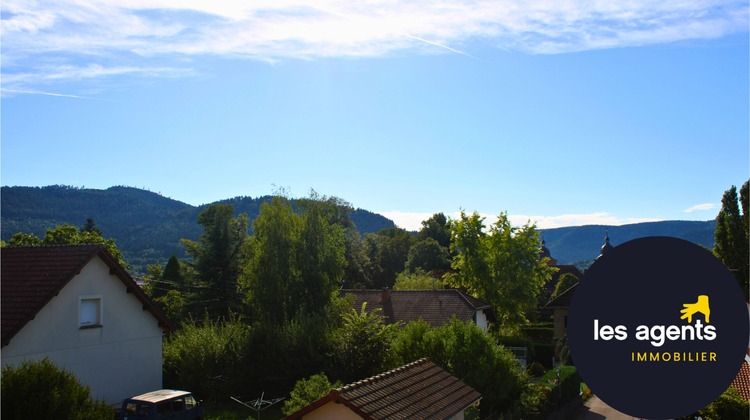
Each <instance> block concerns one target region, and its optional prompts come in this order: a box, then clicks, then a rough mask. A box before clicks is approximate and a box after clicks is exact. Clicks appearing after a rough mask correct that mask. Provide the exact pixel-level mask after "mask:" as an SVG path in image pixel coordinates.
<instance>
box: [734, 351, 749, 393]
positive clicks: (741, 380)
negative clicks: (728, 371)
mask: <svg viewBox="0 0 750 420" xmlns="http://www.w3.org/2000/svg"><path fill="white" fill-rule="evenodd" d="M732 386H733V387H735V388H737V391H739V393H740V395H742V396H743V397H744V398H745V399H746V400H748V401H750V365H748V363H747V358H745V361H744V362H742V367H741V368H740V373H738V374H737V377H736V378H734V382H732Z"/></svg>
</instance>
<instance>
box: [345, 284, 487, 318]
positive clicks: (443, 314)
mask: <svg viewBox="0 0 750 420" xmlns="http://www.w3.org/2000/svg"><path fill="white" fill-rule="evenodd" d="M341 295H342V296H346V295H353V296H354V298H355V300H354V303H353V304H352V307H353V308H354V310H356V311H357V312H359V311H360V310H361V309H362V304H363V303H364V302H367V310H368V311H371V310H373V309H375V308H380V309H382V310H383V312H382V314H383V315H384V316H385V317H386V323H387V324H393V323H395V322H399V321H401V322H404V323H408V322H410V321H417V320H418V319H420V318H422V319H423V320H424V321H426V322H427V323H429V324H430V325H431V326H433V327H439V326H441V325H443V324H446V323H447V322H448V321H450V320H451V318H452V317H453V316H454V315H455V316H456V318H458V320H460V321H463V322H466V321H472V320H474V313H475V312H476V311H478V310H484V311H485V313H487V314H488V315H489V318H491V320H494V314H492V311H491V306H490V305H489V304H488V303H486V302H483V301H481V300H479V299H477V298H475V297H472V296H469V295H467V294H465V293H462V292H461V291H459V290H455V289H441V290H393V291H385V290H351V289H343V290H341Z"/></svg>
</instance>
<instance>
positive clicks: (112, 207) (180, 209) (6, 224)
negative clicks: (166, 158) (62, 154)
mask: <svg viewBox="0 0 750 420" xmlns="http://www.w3.org/2000/svg"><path fill="white" fill-rule="evenodd" d="M0 195H1V196H2V200H0V215H1V218H0V225H1V226H2V230H1V231H0V239H2V240H4V241H7V240H8V239H10V238H11V237H12V236H13V235H14V234H15V233H17V232H26V233H33V234H35V235H37V236H39V237H42V236H44V233H45V232H46V231H47V229H49V228H54V227H55V226H57V225H61V224H63V223H67V224H70V225H73V226H77V227H80V226H83V225H84V224H85V223H86V219H88V218H93V219H94V222H95V223H96V226H97V227H98V228H99V229H101V230H102V232H103V236H104V237H105V238H114V239H115V240H116V243H117V246H118V248H120V249H121V250H122V251H123V254H124V258H125V261H127V262H128V263H129V264H131V266H132V268H133V271H140V270H143V269H144V267H145V266H146V265H147V264H154V263H156V262H157V261H158V262H160V263H161V264H162V265H164V264H165V263H166V261H167V259H169V257H170V256H171V255H172V254H175V255H177V256H178V257H180V258H182V257H183V256H184V255H185V248H184V247H183V246H182V245H181V244H180V239H183V238H185V239H191V240H198V238H199V237H200V235H201V233H202V231H203V230H202V228H201V226H200V225H198V223H197V220H198V214H200V212H202V211H203V210H204V209H205V208H207V207H208V204H204V205H201V206H198V207H195V206H191V205H189V204H186V203H183V202H180V201H177V200H173V199H171V198H167V197H164V196H161V195H159V194H156V193H153V192H151V191H147V190H142V189H138V188H131V187H122V186H117V187H111V188H108V189H106V190H97V189H88V188H74V187H68V186H60V185H53V186H48V187H2V191H0ZM270 199H271V196H264V197H257V198H251V197H235V198H231V199H226V200H222V201H219V202H218V203H222V204H233V205H234V208H235V214H240V213H247V215H248V217H249V218H250V220H255V218H256V217H257V216H258V213H259V212H260V204H261V203H262V202H264V201H269V200H270ZM211 204H213V203H211ZM350 218H351V219H352V221H353V222H354V224H355V225H356V226H357V229H358V230H359V231H360V233H367V232H377V231H379V230H380V229H383V228H387V227H394V226H395V225H394V223H393V221H392V220H390V219H387V218H385V217H383V216H381V215H379V214H375V213H373V212H370V211H367V210H364V209H356V210H355V211H353V212H352V213H351V214H350ZM250 229H251V228H250Z"/></svg>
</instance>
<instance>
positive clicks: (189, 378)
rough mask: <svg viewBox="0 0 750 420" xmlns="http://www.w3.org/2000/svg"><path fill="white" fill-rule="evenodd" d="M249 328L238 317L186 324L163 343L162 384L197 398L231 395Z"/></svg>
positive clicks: (242, 363) (242, 362)
mask: <svg viewBox="0 0 750 420" xmlns="http://www.w3.org/2000/svg"><path fill="white" fill-rule="evenodd" d="M250 331H251V330H250V327H249V326H248V325H247V324H245V323H244V322H243V321H242V320H241V319H240V318H239V317H230V319H228V320H224V321H211V320H209V319H206V320H205V321H204V322H203V323H202V324H198V323H196V322H195V321H189V322H187V323H186V324H185V325H183V328H182V330H181V331H179V332H177V333H175V334H173V335H172V336H171V337H169V338H168V339H167V340H165V342H164V364H163V370H164V384H165V386H167V387H171V388H176V389H187V390H190V391H192V392H193V393H194V394H196V395H198V396H199V397H200V398H204V399H209V400H216V399H218V398H226V397H227V396H228V395H231V390H232V389H233V388H234V386H233V383H234V382H236V381H238V380H241V378H242V377H243V370H244V369H245V367H246V361H247V360H246V355H247V353H248V342H249V335H250Z"/></svg>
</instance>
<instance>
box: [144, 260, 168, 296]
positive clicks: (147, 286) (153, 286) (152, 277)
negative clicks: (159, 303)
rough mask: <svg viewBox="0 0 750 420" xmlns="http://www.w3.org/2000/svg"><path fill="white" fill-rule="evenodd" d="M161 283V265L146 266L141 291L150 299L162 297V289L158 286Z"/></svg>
mask: <svg viewBox="0 0 750 420" xmlns="http://www.w3.org/2000/svg"><path fill="white" fill-rule="evenodd" d="M160 281H161V265H160V264H159V263H158V262H157V263H156V264H149V265H147V266H146V275H145V276H143V291H144V292H146V294H147V295H149V296H150V297H151V298H152V299H154V298H157V297H159V296H163V295H164V293H165V292H164V289H163V287H162V286H161V285H160V284H159V282H160Z"/></svg>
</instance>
